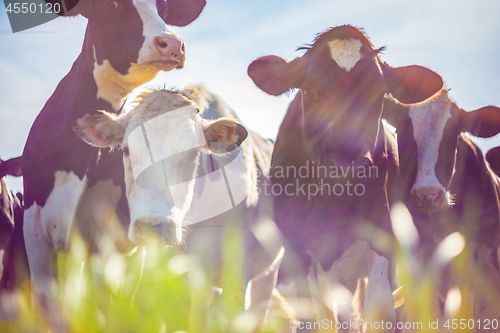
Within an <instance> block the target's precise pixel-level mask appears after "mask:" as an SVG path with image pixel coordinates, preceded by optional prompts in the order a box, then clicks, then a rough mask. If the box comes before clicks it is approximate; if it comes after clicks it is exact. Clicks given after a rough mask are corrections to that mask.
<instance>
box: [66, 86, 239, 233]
mask: <svg viewBox="0 0 500 333" xmlns="http://www.w3.org/2000/svg"><path fill="white" fill-rule="evenodd" d="M76 131H77V132H78V133H79V135H80V136H81V137H82V138H83V140H85V141H86V142H88V143H90V144H91V145H94V146H97V147H114V146H120V147H122V149H123V151H124V157H123V164H124V169H125V183H126V188H127V200H128V202H129V206H130V215H131V225H130V229H129V239H130V240H132V241H134V242H139V241H140V240H141V237H142V236H143V235H144V233H145V231H146V230H153V231H154V232H157V233H159V234H160V235H161V236H163V237H165V238H166V239H167V241H170V242H179V241H180V240H181V238H182V222H183V218H184V216H185V214H186V211H187V210H188V209H189V207H190V204H191V200H192V198H193V186H194V182H195V177H196V168H197V164H198V158H199V153H200V152H201V151H205V152H208V153H210V152H213V153H225V152H228V151H231V150H234V149H235V148H237V147H238V146H239V145H240V144H241V142H242V141H243V140H244V139H245V138H246V136H247V131H246V129H245V128H244V127H243V126H241V125H240V124H237V123H236V122H234V121H232V120H228V119H220V120H217V121H211V122H209V121H206V120H204V119H202V118H201V117H200V115H199V114H198V107H197V106H196V105H195V104H194V103H193V102H192V101H191V100H190V99H189V98H187V97H186V96H184V95H182V94H180V93H176V92H172V91H166V90H158V91H154V92H150V93H147V94H145V95H143V96H142V99H141V100H140V103H139V104H138V105H137V107H135V108H134V109H133V110H132V111H131V112H129V113H126V114H123V115H121V116H118V117H116V116H113V115H111V114H108V113H105V112H101V113H98V114H88V115H86V116H84V117H83V118H80V119H79V120H77V124H76Z"/></svg>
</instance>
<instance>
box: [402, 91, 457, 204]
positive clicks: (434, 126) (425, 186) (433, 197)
mask: <svg viewBox="0 0 500 333" xmlns="http://www.w3.org/2000/svg"><path fill="white" fill-rule="evenodd" d="M451 108H452V102H451V100H450V98H449V97H448V89H446V88H445V87H443V88H442V89H441V91H440V92H438V93H437V94H436V95H434V96H433V97H431V98H429V99H428V100H426V101H424V102H422V103H418V104H414V105H412V106H411V107H410V111H409V113H408V116H409V117H410V119H411V122H412V125H413V137H414V139H415V142H416V144H417V160H418V171H417V179H416V182H415V184H414V185H413V188H412V193H414V194H416V195H417V197H419V199H422V198H423V199H425V200H428V201H430V202H431V206H432V207H431V208H432V210H436V211H437V210H441V209H443V208H446V207H448V206H449V205H450V197H449V194H448V193H447V191H446V189H445V187H444V186H443V184H441V183H440V182H439V180H438V178H437V176H436V172H435V169H436V163H437V161H438V157H439V145H440V143H441V140H442V138H443V133H444V128H445V125H446V122H447V121H448V119H450V118H451Z"/></svg>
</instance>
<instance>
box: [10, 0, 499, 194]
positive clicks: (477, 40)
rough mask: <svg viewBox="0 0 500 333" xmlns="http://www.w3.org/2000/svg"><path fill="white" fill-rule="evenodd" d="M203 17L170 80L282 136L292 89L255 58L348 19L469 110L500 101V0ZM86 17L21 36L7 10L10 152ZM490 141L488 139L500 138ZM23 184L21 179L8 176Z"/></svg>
mask: <svg viewBox="0 0 500 333" xmlns="http://www.w3.org/2000/svg"><path fill="white" fill-rule="evenodd" d="M207 2H208V3H207V6H206V7H205V10H204V12H203V13H202V14H201V16H200V18H199V19H198V20H197V21H195V22H194V23H193V24H191V25H190V26H188V27H185V28H173V30H174V31H175V32H176V33H177V34H179V36H181V37H182V38H183V39H184V40H185V42H186V46H187V54H188V62H187V65H186V67H185V68H184V69H182V70H177V71H174V72H168V73H162V74H160V75H159V77H158V78H157V80H159V82H162V83H165V84H166V86H167V87H178V88H183V87H184V86H185V85H186V84H188V83H203V84H205V85H206V87H207V88H209V89H210V90H211V91H212V92H214V93H216V94H218V95H220V96H221V97H222V98H224V100H226V102H227V103H228V104H229V105H230V106H231V107H232V108H233V109H234V110H235V111H236V113H237V114H238V116H239V117H240V118H241V119H242V122H243V124H245V125H246V126H247V127H249V128H251V129H253V130H255V131H257V132H258V133H260V134H261V135H263V136H265V137H269V138H275V137H276V134H277V132H278V129H279V125H280V123H281V120H282V118H283V116H284V114H285V112H286V108H287V105H288V103H289V102H290V101H291V99H292V98H293V95H291V96H282V97H279V98H277V97H271V96H268V95H266V94H264V93H263V92H261V91H260V90H259V89H257V88H256V87H255V86H254V85H253V83H252V81H251V80H250V79H249V77H248V76H247V74H246V70H247V66H248V65H249V64H250V62H251V61H252V60H254V59H256V58H258V57H260V56H263V55H267V54H276V55H279V56H282V57H284V58H287V59H293V58H294V57H296V56H299V55H301V52H296V51H295V49H296V48H297V47H299V46H301V45H304V44H308V43H310V42H311V41H312V40H313V38H314V37H315V35H316V33H318V32H321V31H323V30H326V29H327V28H329V27H332V26H336V25H340V24H347V23H349V24H353V25H356V26H358V27H363V28H364V29H365V32H366V33H367V35H368V36H369V37H370V38H371V40H372V42H373V44H374V45H375V46H377V47H379V46H386V47H387V49H386V51H385V52H384V53H383V54H382V57H383V59H384V60H386V61H387V62H388V63H389V64H391V65H392V66H405V65H412V64H419V65H423V66H427V67H429V68H431V69H433V70H435V71H436V72H438V73H439V74H441V75H442V76H443V78H444V80H445V82H446V84H447V86H448V87H450V88H451V91H450V95H451V96H452V98H453V99H454V100H455V101H456V102H457V103H458V105H459V106H460V107H462V108H464V109H466V110H474V109H477V108H480V107H482V106H485V105H497V106H500V79H499V78H500V66H499V61H500V60H499V59H500V38H499V34H500V1H498V0H475V1H470V0H420V1H409V0H380V1H373V0H311V1H304V0H302V1H299V0H253V1H246V0H245V1H242V0H232V1H229V0H207ZM85 26H86V20H85V19H84V18H81V17H80V18H58V19H56V20H54V21H51V22H49V23H46V24H44V25H42V26H38V27H35V28H32V29H30V30H27V31H25V32H21V33H16V34H13V33H12V32H11V30H10V26H9V22H8V19H7V15H6V12H5V11H4V10H3V9H1V10H0V101H1V107H0V157H1V158H2V159H7V158H10V157H14V156H17V155H19V154H21V152H22V149H23V146H24V142H25V140H26V137H27V135H28V132H29V129H30V126H31V124H32V123H33V121H34V119H35V117H36V115H37V114H38V112H39V111H40V110H41V108H42V107H43V105H44V103H45V102H46V100H47V99H48V98H49V97H50V95H51V94H52V92H53V91H54V89H55V87H56V85H57V83H58V82H59V81H60V80H61V79H62V78H63V76H64V75H65V74H66V73H67V72H68V71H69V69H70V67H71V65H72V63H73V62H74V60H75V59H76V57H77V56H78V54H79V53H80V50H81V45H82V41H83V36H84V32H85ZM498 144H500V139H494V140H490V142H487V143H485V144H482V146H483V147H487V146H491V145H498ZM8 184H9V186H11V188H12V189H13V190H20V189H21V188H22V183H21V181H20V180H14V179H12V178H10V179H8Z"/></svg>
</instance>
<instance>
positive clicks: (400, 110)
mask: <svg viewBox="0 0 500 333" xmlns="http://www.w3.org/2000/svg"><path fill="white" fill-rule="evenodd" d="M409 110H410V108H409V106H408V105H407V104H403V103H400V102H399V101H397V100H395V99H394V97H392V96H391V95H389V96H387V95H386V96H385V97H384V108H383V109H382V118H384V119H385V120H387V122H388V123H389V124H391V125H392V126H394V127H397V125H398V123H399V121H400V119H401V118H402V117H406V116H408V111H409Z"/></svg>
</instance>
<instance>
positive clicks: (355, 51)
mask: <svg viewBox="0 0 500 333" xmlns="http://www.w3.org/2000/svg"><path fill="white" fill-rule="evenodd" d="M328 46H330V54H331V56H332V58H333V60H335V62H336V63H337V65H339V67H340V68H342V69H345V70H346V71H347V72H349V71H350V70H351V69H352V68H353V67H354V66H356V64H357V63H358V61H359V59H361V52H360V49H361V46H363V44H362V43H361V42H360V41H359V40H357V39H334V40H332V41H330V42H328Z"/></svg>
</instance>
